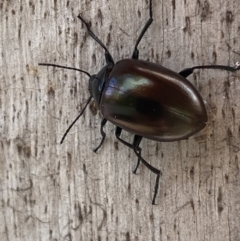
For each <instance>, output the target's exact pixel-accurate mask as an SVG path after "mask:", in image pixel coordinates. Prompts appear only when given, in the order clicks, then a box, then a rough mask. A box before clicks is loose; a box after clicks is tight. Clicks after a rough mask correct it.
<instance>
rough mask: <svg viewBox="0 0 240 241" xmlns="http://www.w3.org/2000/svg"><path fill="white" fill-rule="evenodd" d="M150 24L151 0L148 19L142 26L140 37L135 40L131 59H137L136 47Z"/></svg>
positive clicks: (151, 20)
mask: <svg viewBox="0 0 240 241" xmlns="http://www.w3.org/2000/svg"><path fill="white" fill-rule="evenodd" d="M152 22H153V18H152V0H150V3H149V19H148V21H147V22H146V24H145V25H144V27H143V29H142V32H141V33H140V35H139V37H138V39H137V42H136V44H135V47H134V51H133V54H132V59H138V55H139V50H138V48H137V47H138V45H139V43H140V41H141V40H142V37H143V36H144V34H145V33H146V31H147V30H148V28H149V26H150V25H151V23H152Z"/></svg>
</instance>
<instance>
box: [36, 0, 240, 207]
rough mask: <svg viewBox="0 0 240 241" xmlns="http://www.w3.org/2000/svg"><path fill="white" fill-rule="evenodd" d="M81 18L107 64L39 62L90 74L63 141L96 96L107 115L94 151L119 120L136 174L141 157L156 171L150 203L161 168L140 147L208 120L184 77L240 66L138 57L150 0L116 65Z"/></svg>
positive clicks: (190, 131) (187, 132) (186, 133)
mask: <svg viewBox="0 0 240 241" xmlns="http://www.w3.org/2000/svg"><path fill="white" fill-rule="evenodd" d="M78 18H79V19H80V20H81V21H82V22H83V24H84V25H85V26H86V28H87V31H88V33H89V34H90V36H91V37H92V38H93V39H94V40H95V41H96V42H97V43H98V44H99V45H100V46H101V47H102V48H103V49H104V50H105V59H106V65H105V66H104V67H103V68H102V69H101V70H100V71H99V72H98V73H97V74H96V75H90V74H89V73H88V72H86V71H83V70H80V69H76V68H71V67H66V66H61V65H56V64H48V63H39V65H44V66H53V67H59V68H65V69H71V70H76V71H80V72H83V73H85V74H87V75H88V76H89V92H90V97H89V98H88V100H87V103H86V105H85V106H84V108H83V110H82V111H81V112H80V114H79V115H78V116H77V118H76V119H75V120H74V121H73V123H72V124H71V125H70V126H69V127H68V129H67V131H66V132H65V134H64V135H63V137H62V140H61V143H62V142H63V140H64V139H65V137H66V135H67V133H68V132H69V130H70V129H71V127H72V126H73V125H74V124H75V122H76V121H77V120H78V118H79V117H80V116H81V115H82V114H83V112H84V111H85V109H86V107H87V105H88V104H89V102H90V100H91V99H92V97H93V99H94V101H95V102H96V104H97V106H98V108H99V110H100V112H101V113H102V116H103V119H102V121H101V128H100V132H101V136H102V139H101V142H100V144H99V145H98V147H97V148H96V149H95V150H94V151H95V152H97V150H98V149H99V148H100V146H102V144H103V142H104V139H105V137H106V134H105V132H104V130H103V127H104V126H105V124H106V122H107V121H110V122H111V123H113V124H114V125H116V131H115V135H116V137H117V139H118V140H119V141H120V142H121V143H123V144H124V145H126V146H127V147H130V148H131V149H133V151H134V152H135V154H136V156H137V157H138V162H137V165H136V168H135V169H134V171H133V173H136V171H137V168H138V166H139V164H140V162H141V163H142V164H144V165H145V166H146V167H147V168H148V169H149V170H150V171H152V172H153V173H155V174H156V175H157V177H156V183H155V189H154V195H153V199H152V204H155V199H156V195H157V192H158V188H159V179H160V175H161V171H160V170H158V169H156V168H155V167H153V166H152V165H150V164H149V163H148V162H147V161H145V159H144V158H143V157H142V155H141V150H142V149H141V148H140V147H139V145H140V143H141V140H142V138H143V137H144V138H147V139H150V140H155V141H166V142H167V141H169V142H170V141H179V140H184V139H187V138H188V137H190V136H192V135H194V134H195V133H197V132H199V131H200V130H202V129H203V128H204V127H205V126H206V123H207V121H208V116H207V111H206V106H205V104H204V101H203V99H202V97H201V96H200V94H199V93H198V91H197V90H196V88H195V87H194V86H193V85H192V84H191V83H190V82H189V81H188V80H187V79H186V78H187V77H188V76H189V75H191V74H192V73H193V71H194V70H195V69H220V70H227V71H232V72H234V71H236V70H239V69H240V65H239V64H236V66H235V67H230V66H224V65H199V66H193V67H191V68H187V69H183V70H182V71H180V72H178V73H176V72H174V71H172V70H170V69H167V68H164V67H163V66H161V65H159V64H155V63H151V62H148V61H143V60H139V59H138V55H139V51H138V45H139V43H140V41H141V39H142V37H143V36H144V34H145V32H146V31H147V29H148V28H149V26H150V25H151V23H152V22H153V18H152V0H150V4H149V19H148V21H147V23H146V24H145V26H144V27H143V29H142V31H141V33H140V35H139V37H138V39H137V42H136V44H135V47H134V51H133V54H132V58H131V59H123V60H121V61H119V62H117V63H116V64H115V63H114V61H113V58H112V56H111V54H110V53H109V51H108V49H107V47H106V46H105V45H104V44H103V43H102V42H101V41H100V40H99V39H98V37H97V36H96V35H95V34H94V33H93V32H92V30H91V29H90V26H89V24H88V23H87V22H86V21H85V20H84V19H83V18H82V17H81V16H80V15H79V16H78ZM171 96H174V98H171ZM122 130H125V131H127V132H130V133H132V134H134V138H133V143H128V142H126V141H124V140H123V139H121V137H120V135H121V132H122Z"/></svg>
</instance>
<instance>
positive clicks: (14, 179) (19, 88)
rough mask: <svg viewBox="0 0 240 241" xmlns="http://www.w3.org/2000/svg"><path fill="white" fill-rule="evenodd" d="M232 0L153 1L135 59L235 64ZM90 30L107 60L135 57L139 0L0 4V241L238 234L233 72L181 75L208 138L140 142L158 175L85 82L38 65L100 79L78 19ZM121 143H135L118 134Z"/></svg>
mask: <svg viewBox="0 0 240 241" xmlns="http://www.w3.org/2000/svg"><path fill="white" fill-rule="evenodd" d="M239 12H240V5H239V1H238V0H224V1H222V0H221V1H216V0H212V1H207V0H205V1H203V0H198V1H187V0H185V1H175V0H171V1H170V0H169V1H163V0H155V1H154V2H153V17H154V22H153V24H152V26H151V27H150V29H149V30H148V31H147V33H146V36H145V37H144V39H143V40H142V42H141V44H140V46H139V50H140V58H141V59H144V60H149V61H153V62H156V63H159V64H160V63H161V64H162V65H164V66H165V67H168V68H170V69H173V70H175V71H180V70H181V69H184V68H186V67H191V66H193V65H198V64H201V65H202V64H225V65H234V64H235V63H236V62H237V61H240V47H239V46H240V40H239V39H240V25H239V23H240V15H239ZM79 13H80V14H82V16H83V17H84V18H85V19H86V20H87V21H89V22H91V27H92V30H93V31H94V32H95V33H96V35H97V36H98V37H99V38H100V39H101V40H102V41H103V42H104V43H105V44H106V45H107V47H108V48H109V51H110V52H111V54H112V55H113V58H114V59H115V61H118V60H120V59H122V58H128V57H130V56H131V54H132V51H133V46H134V44H135V41H136V39H137V36H138V34H139V33H140V31H141V28H142V27H143V25H144V24H145V22H146V21H147V19H148V2H147V1H144V0H139V1H135V0H128V1H127V0H123V1H114V0H98V1H89V0H85V1H82V0H80V1H62V0H59V1H57V0H54V1H35V2H34V1H2V2H1V3H0V18H1V20H0V32H1V35H0V41H1V47H0V50H1V51H0V52H1V55H0V109H1V110H0V141H1V144H0V153H1V155H0V199H1V206H0V210H1V212H0V237H1V240H2V241H9V240H14V241H20V240H21V241H22V240H26V241H30V240H31V241H32V240H35V241H38V240H39V241H40V240H54V241H57V240H58V241H60V240H84V241H87V240H94V241H95V240H98V241H99V240H101V241H103V240H143V241H146V240H161V241H167V240H184V241H188V240H189V241H190V240H191V241H193V240H199V241H203V240H204V241H207V240H209V241H228V240H229V241H230V240H231V241H237V240H239V237H240V198H239V197H240V189H239V185H240V178H239V170H240V145H239V142H240V140H239V135H240V126H239V124H240V72H238V73H228V72H225V71H217V70H202V71H195V72H194V74H193V75H192V76H191V77H189V80H190V81H191V82H192V83H194V85H195V86H196V87H197V89H198V90H199V92H200V93H201V95H202V96H203V98H204V99H205V100H206V102H207V103H208V105H209V107H210V109H211V115H212V119H211V121H210V122H209V129H208V135H207V136H205V137H204V138H198V140H195V139H194V138H192V139H189V140H186V141H180V142H173V143H157V142H154V141H148V140H144V141H143V142H142V149H143V151H142V154H143V156H144V157H145V159H146V160H148V161H149V163H151V164H152V165H153V166H155V167H156V168H159V169H161V171H162V173H163V175H162V177H161V181H160V182H161V184H160V185H161V186H160V192H159V195H158V197H157V203H158V205H155V206H152V205H151V198H152V195H153V189H154V183H155V175H154V174H151V173H150V172H149V170H147V169H146V168H145V167H143V166H141V167H140V168H139V171H138V175H134V174H133V173H132V169H133V166H134V164H135V162H136V157H135V155H134V153H133V151H132V150H130V149H128V148H127V147H125V146H123V145H122V144H121V143H119V142H117V140H116V138H115V137H114V126H113V125H112V124H110V123H108V124H107V125H106V128H105V129H106V133H107V138H106V141H105V143H104V146H103V147H102V148H101V149H100V150H99V152H98V153H97V154H95V153H94V152H93V151H92V150H93V149H94V148H95V147H96V146H97V145H98V144H99V141H100V140H101V136H100V120H101V114H100V113H99V112H98V111H97V110H96V107H95V106H94V104H93V103H92V104H91V105H90V106H89V108H87V110H86V112H85V113H84V115H83V117H82V118H81V119H80V120H79V121H78V123H77V124H76V125H75V126H74V128H73V129H72V130H71V131H70V133H69V134H68V136H67V138H66V140H65V142H64V143H63V144H62V145H60V144H59V142H60V140H61V137H62V135H63V133H64V131H65V130H66V128H67V127H68V125H69V124H70V123H71V121H72V120H73V119H74V118H75V117H76V116H77V114H78V113H79V111H80V110H81V109H82V108H83V106H84V103H85V102H86V100H87V98H88V96H89V93H88V77H87V76H86V75H84V74H81V73H77V72H75V71H70V70H69V71H67V70H63V69H54V68H51V67H48V68H47V67H43V66H38V63H39V62H47V63H55V64H62V65H67V66H71V67H77V68H81V69H83V70H86V71H88V72H90V73H91V74H94V73H97V72H98V71H99V70H100V68H101V67H102V66H104V64H105V63H104V52H103V50H102V49H101V47H100V46H99V45H98V44H97V43H96V42H94V41H93V39H91V38H90V37H89V35H88V34H87V32H86V28H85V27H84V26H83V24H82V23H81V22H80V21H79V19H77V15H78V14H79ZM123 138H124V139H125V140H127V141H132V138H133V136H132V135H131V134H129V133H126V132H124V133H123Z"/></svg>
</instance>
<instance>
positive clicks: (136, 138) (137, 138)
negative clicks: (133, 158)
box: [133, 135, 161, 204]
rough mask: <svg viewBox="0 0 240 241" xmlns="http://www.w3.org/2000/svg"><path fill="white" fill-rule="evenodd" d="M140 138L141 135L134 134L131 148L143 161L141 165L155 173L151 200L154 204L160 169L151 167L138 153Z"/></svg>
mask: <svg viewBox="0 0 240 241" xmlns="http://www.w3.org/2000/svg"><path fill="white" fill-rule="evenodd" d="M141 140H142V136H138V135H135V136H134V140H133V150H134V152H135V154H136V155H137V157H138V158H140V159H141V162H142V163H143V165H145V166H146V167H147V168H148V169H149V170H150V171H152V172H153V173H155V174H157V178H156V182H155V188H154V195H153V200H152V204H155V199H156V196H157V193H158V188H159V180H160V175H161V171H160V170H158V169H156V168H155V167H153V166H152V165H150V164H149V163H147V162H146V161H145V160H144V159H143V158H142V156H141V154H139V152H138V149H139V145H140V142H141Z"/></svg>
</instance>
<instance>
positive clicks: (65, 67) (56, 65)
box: [38, 63, 91, 77]
mask: <svg viewBox="0 0 240 241" xmlns="http://www.w3.org/2000/svg"><path fill="white" fill-rule="evenodd" d="M38 65H42V66H52V67H56V68H62V69H71V70H76V71H79V72H82V73H84V74H86V75H88V76H89V77H91V75H90V74H89V73H88V72H87V71H84V70H81V69H77V68H72V67H67V66H62V65H58V64H48V63H39V64H38Z"/></svg>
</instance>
